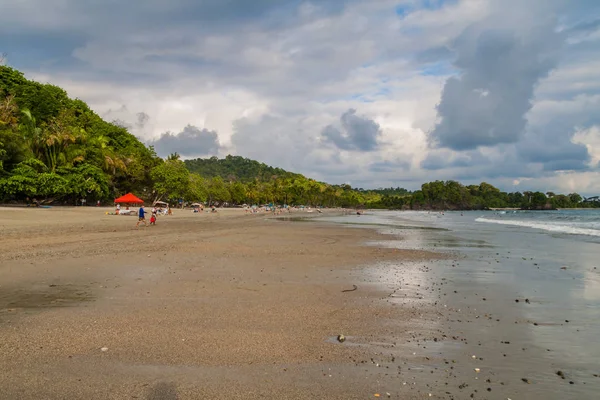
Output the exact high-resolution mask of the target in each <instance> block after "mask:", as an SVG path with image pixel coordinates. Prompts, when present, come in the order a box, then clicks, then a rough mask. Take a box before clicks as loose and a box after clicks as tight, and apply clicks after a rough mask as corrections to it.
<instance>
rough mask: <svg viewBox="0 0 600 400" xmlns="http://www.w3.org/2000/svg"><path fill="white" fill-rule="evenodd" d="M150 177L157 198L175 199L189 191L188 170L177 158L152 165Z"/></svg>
mask: <svg viewBox="0 0 600 400" xmlns="http://www.w3.org/2000/svg"><path fill="white" fill-rule="evenodd" d="M150 177H151V178H152V180H153V181H154V190H155V192H156V194H157V195H158V198H159V199H160V198H165V199H169V200H175V201H176V200H179V199H183V198H185V197H186V195H187V194H189V193H190V172H189V171H188V170H187V168H186V167H185V165H184V164H183V162H182V161H181V160H179V159H178V158H172V159H169V160H167V161H165V162H163V163H161V164H159V165H157V166H156V167H154V168H153V169H152V171H151V172H150Z"/></svg>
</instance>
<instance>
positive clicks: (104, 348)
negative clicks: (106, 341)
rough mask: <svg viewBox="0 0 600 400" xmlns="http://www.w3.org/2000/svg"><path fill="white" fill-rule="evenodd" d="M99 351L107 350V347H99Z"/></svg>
mask: <svg viewBox="0 0 600 400" xmlns="http://www.w3.org/2000/svg"><path fill="white" fill-rule="evenodd" d="M100 350H101V351H108V347H103V348H101V349H100Z"/></svg>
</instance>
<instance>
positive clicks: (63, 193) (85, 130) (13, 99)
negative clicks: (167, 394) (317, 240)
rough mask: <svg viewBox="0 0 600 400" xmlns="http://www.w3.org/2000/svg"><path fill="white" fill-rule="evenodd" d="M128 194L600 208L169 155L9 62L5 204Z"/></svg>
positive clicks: (2, 71) (1, 181)
mask: <svg viewBox="0 0 600 400" xmlns="http://www.w3.org/2000/svg"><path fill="white" fill-rule="evenodd" d="M126 192H134V193H136V194H138V196H142V197H143V196H144V194H147V195H150V194H151V193H153V194H154V195H155V196H156V197H157V198H163V199H167V200H175V201H176V200H179V199H185V200H186V201H188V202H198V201H208V202H209V203H210V204H225V203H229V204H243V203H247V204H269V203H273V204H288V205H309V206H327V207H370V208H391V209H461V210H462V209H483V208H493V207H498V208H499V207H518V208H531V209H548V208H553V207H561V208H568V207H598V206H600V203H599V202H597V201H583V198H582V197H581V196H580V195H579V194H577V193H571V194H569V195H562V194H555V193H553V192H548V193H547V196H546V194H544V193H542V192H535V193H533V192H524V193H519V192H517V193H505V192H501V191H500V190H499V189H497V188H495V187H494V186H492V185H490V184H488V183H485V182H482V183H481V184H479V185H469V186H463V185H461V184H460V183H458V182H456V181H445V182H443V181H435V182H428V183H425V184H423V185H422V186H421V190H417V191H415V192H413V193H411V192H409V191H408V190H406V189H403V188H399V187H397V188H393V187H390V188H380V189H376V190H365V189H353V188H352V187H351V186H350V185H346V184H344V185H329V184H327V183H323V182H318V181H316V180H314V179H310V178H307V177H305V176H303V175H301V174H296V173H292V172H288V171H285V170H283V169H281V168H274V167H270V166H268V165H265V164H263V163H260V162H258V161H254V160H250V159H247V158H243V157H239V156H231V155H228V156H227V157H225V158H224V159H219V158H217V157H212V158H208V159H196V160H185V161H182V160H181V159H180V156H179V154H177V153H174V154H171V155H170V156H169V157H168V158H167V160H162V159H160V158H159V157H157V155H156V152H155V151H154V149H153V148H152V147H151V146H150V147H146V146H145V145H144V144H143V143H142V142H140V141H139V140H138V139H137V138H136V137H135V136H134V135H132V134H131V133H129V132H128V131H127V129H125V128H124V127H121V126H117V125H115V124H111V123H108V122H106V121H103V120H102V119H101V118H100V117H99V116H98V115H97V114H96V113H94V112H93V111H92V110H91V109H90V108H89V107H88V106H87V104H85V103H84V102H83V101H81V100H78V99H74V100H73V99H70V98H69V97H68V96H67V93H66V92H65V91H64V90H62V89H61V88H58V87H56V86H53V85H49V84H42V83H38V82H34V81H30V80H27V79H26V78H25V77H24V76H23V74H22V73H21V72H19V71H17V70H15V69H12V68H9V67H5V66H0V201H23V200H25V199H26V198H27V197H29V198H32V197H36V198H38V199H40V200H42V201H47V202H62V203H71V204H72V203H74V202H75V201H76V200H80V199H82V198H86V199H90V200H95V199H98V200H108V199H111V198H114V197H117V196H119V195H121V194H123V193H126ZM146 200H154V199H149V198H146Z"/></svg>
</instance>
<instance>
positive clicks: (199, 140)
mask: <svg viewBox="0 0 600 400" xmlns="http://www.w3.org/2000/svg"><path fill="white" fill-rule="evenodd" d="M148 144H149V145H152V146H154V150H156V153H157V154H158V155H159V156H161V157H166V156H168V155H169V154H171V153H179V154H180V155H182V156H184V157H188V158H189V157H199V156H207V155H211V156H212V155H216V154H217V152H218V151H219V147H220V144H219V136H218V135H217V132H215V131H209V130H208V129H200V128H197V127H195V126H192V125H188V126H186V127H185V128H183V131H181V132H179V133H177V134H173V133H171V132H165V133H163V134H162V135H160V137H159V138H158V139H155V140H152V141H150V142H149V143H148Z"/></svg>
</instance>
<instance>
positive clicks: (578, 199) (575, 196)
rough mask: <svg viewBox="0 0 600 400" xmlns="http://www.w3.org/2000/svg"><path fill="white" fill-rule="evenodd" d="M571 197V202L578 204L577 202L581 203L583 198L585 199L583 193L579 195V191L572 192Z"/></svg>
mask: <svg viewBox="0 0 600 400" xmlns="http://www.w3.org/2000/svg"><path fill="white" fill-rule="evenodd" d="M569 199H571V203H572V204H573V205H577V204H579V203H581V200H583V198H582V197H581V195H579V193H570V194H569Z"/></svg>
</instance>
